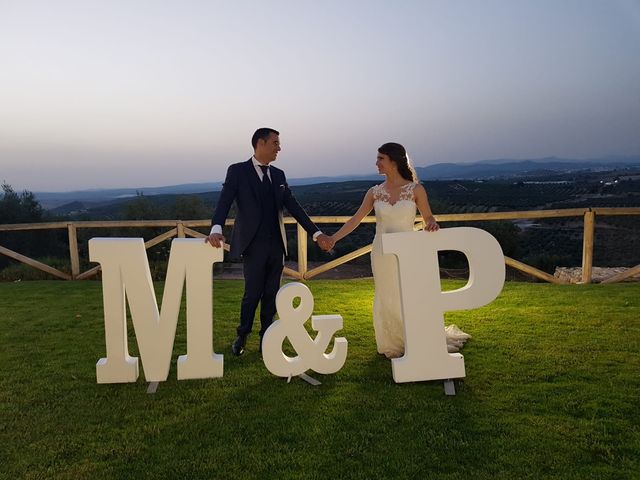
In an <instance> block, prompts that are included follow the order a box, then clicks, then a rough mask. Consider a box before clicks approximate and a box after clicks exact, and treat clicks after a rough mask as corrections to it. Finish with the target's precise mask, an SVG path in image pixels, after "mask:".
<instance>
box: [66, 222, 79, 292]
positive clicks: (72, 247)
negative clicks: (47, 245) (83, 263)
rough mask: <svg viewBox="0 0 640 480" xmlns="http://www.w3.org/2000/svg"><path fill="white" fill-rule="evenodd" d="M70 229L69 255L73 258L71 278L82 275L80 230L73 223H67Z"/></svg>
mask: <svg viewBox="0 0 640 480" xmlns="http://www.w3.org/2000/svg"><path fill="white" fill-rule="evenodd" d="M67 229H68V231H69V257H70V258H71V278H72V279H74V280H75V279H76V277H77V276H78V275H80V254H79V253H78V231H77V230H76V226H75V225H74V224H73V223H68V224H67Z"/></svg>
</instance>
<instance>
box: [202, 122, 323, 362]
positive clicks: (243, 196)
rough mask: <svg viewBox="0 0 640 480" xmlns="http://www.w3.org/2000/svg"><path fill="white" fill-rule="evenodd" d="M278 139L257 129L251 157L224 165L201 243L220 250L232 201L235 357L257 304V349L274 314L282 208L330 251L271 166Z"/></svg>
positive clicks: (282, 245)
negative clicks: (237, 281) (236, 269)
mask: <svg viewBox="0 0 640 480" xmlns="http://www.w3.org/2000/svg"><path fill="white" fill-rule="evenodd" d="M279 135H280V133H279V132H277V131H276V130H273V129H272V128H259V129H258V130H256V132H255V133H254V134H253V137H252V138H251V145H253V151H254V154H253V157H252V158H251V159H249V160H247V161H246V162H241V163H235V164H233V165H231V166H230V167H229V169H228V170H227V177H226V179H225V181H224V184H223V186H222V191H221V192H220V198H219V200H218V205H217V206H216V210H215V213H214V214H213V220H212V225H213V226H212V228H211V233H210V234H209V236H208V237H207V238H206V239H205V242H208V243H210V244H211V246H213V247H216V248H221V247H222V244H223V242H224V241H225V238H224V236H223V235H222V226H223V225H224V223H225V220H226V219H227V215H228V214H229V209H230V208H231V204H232V203H233V202H234V201H235V203H236V208H237V213H236V217H235V222H234V226H233V233H232V234H231V258H234V259H236V258H240V257H242V259H243V272H244V295H243V297H242V304H241V307H240V325H239V326H238V328H237V333H238V337H237V338H236V339H235V341H234V342H233V344H232V345H231V351H232V352H233V354H234V355H242V354H243V353H244V348H245V344H246V342H247V336H248V335H249V333H250V332H251V328H252V326H253V318H254V316H255V312H256V308H257V307H258V303H260V350H262V336H263V335H264V332H265V331H266V330H267V328H269V325H271V323H272V321H273V317H274V315H275V313H276V293H278V290H279V288H280V278H281V276H282V269H283V267H284V256H285V255H286V254H287V238H286V236H285V229H284V222H283V220H282V211H283V207H286V208H287V210H288V211H289V213H290V214H291V215H292V216H293V218H295V219H296V220H297V221H298V223H299V224H300V225H302V227H303V228H304V229H305V230H306V231H307V232H308V233H309V234H310V235H313V240H314V241H316V242H318V245H319V246H320V248H322V249H323V250H330V249H331V248H332V247H333V245H332V242H331V240H330V239H329V237H328V236H327V235H325V234H323V233H322V232H321V231H320V230H319V229H318V227H316V226H315V225H314V223H313V222H312V221H311V219H310V218H309V216H308V215H307V214H306V212H305V211H304V210H303V209H302V207H301V206H300V204H299V203H298V201H297V200H296V199H295V197H294V196H293V193H292V192H291V190H290V189H289V186H288V185H287V180H286V178H285V175H284V172H283V171H282V170H280V169H279V168H276V167H273V166H271V165H270V164H271V163H272V162H274V161H275V160H276V157H277V156H278V152H279V151H280V137H279Z"/></svg>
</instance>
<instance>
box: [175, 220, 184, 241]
mask: <svg viewBox="0 0 640 480" xmlns="http://www.w3.org/2000/svg"><path fill="white" fill-rule="evenodd" d="M177 227H178V238H184V237H185V235H184V223H182V222H178V224H177Z"/></svg>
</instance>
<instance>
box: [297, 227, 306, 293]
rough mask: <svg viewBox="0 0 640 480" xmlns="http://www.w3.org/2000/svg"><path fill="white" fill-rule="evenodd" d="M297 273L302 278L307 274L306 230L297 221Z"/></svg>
mask: <svg viewBox="0 0 640 480" xmlns="http://www.w3.org/2000/svg"><path fill="white" fill-rule="evenodd" d="M298 274H299V275H300V280H304V276H305V275H306V274H307V231H306V230H305V229H304V228H302V226H301V225H300V224H299V223H298Z"/></svg>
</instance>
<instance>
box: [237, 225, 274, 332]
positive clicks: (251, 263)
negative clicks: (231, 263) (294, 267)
mask: <svg viewBox="0 0 640 480" xmlns="http://www.w3.org/2000/svg"><path fill="white" fill-rule="evenodd" d="M242 258H243V265H242V269H243V272H244V295H243V296H242V304H241V306H240V325H239V326H238V328H237V333H238V335H248V334H249V333H251V329H252V327H253V319H254V317H255V314H256V309H257V308H258V303H260V337H262V335H264V332H266V331H267V328H269V326H270V325H271V323H272V322H273V317H274V316H275V314H276V294H277V293H278V290H279V289H280V280H281V279H282V270H283V268H284V251H283V248H282V241H281V240H280V237H279V235H264V236H256V237H255V238H254V239H253V240H252V242H251V243H250V244H249V246H248V247H247V249H246V250H245V251H244V253H243V255H242Z"/></svg>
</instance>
